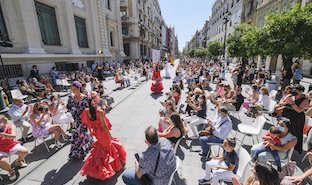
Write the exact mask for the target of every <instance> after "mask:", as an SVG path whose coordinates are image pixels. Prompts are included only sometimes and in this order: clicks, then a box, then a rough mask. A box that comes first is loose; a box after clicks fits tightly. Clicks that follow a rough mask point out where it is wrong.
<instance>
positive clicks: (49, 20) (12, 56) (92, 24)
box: [0, 0, 124, 78]
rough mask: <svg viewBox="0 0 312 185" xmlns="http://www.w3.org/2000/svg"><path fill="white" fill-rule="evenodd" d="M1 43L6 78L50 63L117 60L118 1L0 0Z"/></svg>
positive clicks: (71, 66) (67, 65) (70, 66)
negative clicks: (35, 66) (34, 66)
mask: <svg viewBox="0 0 312 185" xmlns="http://www.w3.org/2000/svg"><path fill="white" fill-rule="evenodd" d="M0 11H1V12H0V43H1V46H0V47H1V48H0V49H1V57H2V59H3V62H4V65H5V66H4V69H5V71H6V75H7V77H9V78H15V77H21V76H25V77H27V76H28V75H29V71H30V69H31V67H32V65H34V64H36V65H37V66H38V68H39V71H40V73H49V72H50V70H51V68H52V67H53V66H57V67H59V68H61V69H62V70H76V69H77V68H78V67H79V65H80V64H82V63H84V64H88V65H91V64H92V63H94V62H113V61H122V60H123V57H124V52H123V47H122V46H123V40H122V36H121V24H120V22H121V20H120V16H119V15H120V9H119V2H118V1H113V0H10V1H8V0H0Z"/></svg>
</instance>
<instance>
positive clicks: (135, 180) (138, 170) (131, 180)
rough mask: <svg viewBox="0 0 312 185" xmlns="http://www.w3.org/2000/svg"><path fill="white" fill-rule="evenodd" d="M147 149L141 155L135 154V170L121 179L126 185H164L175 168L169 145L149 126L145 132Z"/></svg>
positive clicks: (171, 149)
mask: <svg viewBox="0 0 312 185" xmlns="http://www.w3.org/2000/svg"><path fill="white" fill-rule="evenodd" d="M145 138H146V140H145V143H146V144H147V145H148V148H147V150H146V151H145V152H143V153H142V154H141V155H139V154H135V157H136V160H137V162H136V163H135V170H126V171H125V172H124V173H123V174H122V179H123V181H124V183H125V184H126V185H143V184H144V185H148V184H153V185H164V184H168V183H169V179H170V175H171V174H172V173H173V172H174V170H175V168H176V157H175V154H174V151H173V148H172V145H171V143H170V142H169V141H168V140H167V139H165V138H158V133H157V129H156V128H154V127H152V126H150V127H148V128H147V129H146V131H145Z"/></svg>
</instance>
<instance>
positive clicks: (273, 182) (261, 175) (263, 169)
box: [255, 163, 280, 185]
mask: <svg viewBox="0 0 312 185" xmlns="http://www.w3.org/2000/svg"><path fill="white" fill-rule="evenodd" d="M255 170H256V176H257V178H258V180H259V183H260V184H261V185H280V180H279V176H278V173H277V171H276V170H275V169H274V168H273V167H272V166H269V165H267V164H263V163H256V165H255ZM268 177H270V178H268Z"/></svg>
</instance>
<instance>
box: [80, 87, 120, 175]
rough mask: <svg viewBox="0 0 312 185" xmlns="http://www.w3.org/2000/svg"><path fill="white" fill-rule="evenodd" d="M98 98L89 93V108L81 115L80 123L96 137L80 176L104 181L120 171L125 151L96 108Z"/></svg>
mask: <svg viewBox="0 0 312 185" xmlns="http://www.w3.org/2000/svg"><path fill="white" fill-rule="evenodd" d="M99 102H100V97H99V96H98V94H97V93H96V92H94V91H93V92H92V93H91V97H90V99H89V108H87V109H85V110H84V111H83V112H82V114H81V120H82V123H83V124H85V125H86V126H88V128H89V130H90V133H91V134H92V135H93V136H95V137H96V139H97V141H96V142H95V143H94V145H93V147H92V150H91V154H90V156H89V157H88V158H87V160H86V161H85V163H84V165H83V167H82V170H81V174H82V175H83V176H85V175H87V176H89V177H92V178H95V179H100V180H106V179H109V178H111V177H112V176H114V175H115V174H116V172H118V171H120V170H121V169H122V168H123V166H124V164H125V162H126V151H125V150H124V148H123V146H122V145H121V143H119V141H118V140H117V139H116V138H113V137H112V136H111V134H110V130H111V127H112V125H111V124H110V122H109V120H108V118H107V117H106V116H105V113H104V111H103V110H102V109H101V108H100V107H99V106H98V104H99Z"/></svg>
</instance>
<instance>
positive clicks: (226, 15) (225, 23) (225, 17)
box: [223, 10, 232, 60]
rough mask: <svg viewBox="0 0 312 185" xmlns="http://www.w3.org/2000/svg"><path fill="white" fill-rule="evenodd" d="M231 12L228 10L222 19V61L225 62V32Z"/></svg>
mask: <svg viewBox="0 0 312 185" xmlns="http://www.w3.org/2000/svg"><path fill="white" fill-rule="evenodd" d="M231 15H232V14H231V12H229V11H228V10H227V11H226V12H225V15H224V17H223V20H224V25H225V28H224V43H223V59H224V60H225V51H226V31H227V23H228V22H229V17H230V16H231Z"/></svg>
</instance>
